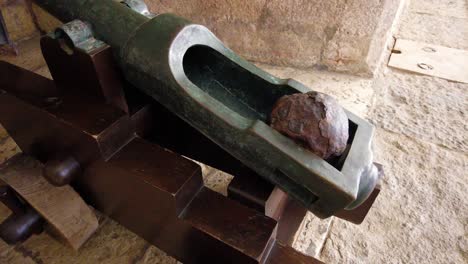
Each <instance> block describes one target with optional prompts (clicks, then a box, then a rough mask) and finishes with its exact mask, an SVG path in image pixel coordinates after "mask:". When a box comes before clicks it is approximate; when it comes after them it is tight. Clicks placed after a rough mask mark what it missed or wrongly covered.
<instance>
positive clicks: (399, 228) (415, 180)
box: [321, 129, 468, 264]
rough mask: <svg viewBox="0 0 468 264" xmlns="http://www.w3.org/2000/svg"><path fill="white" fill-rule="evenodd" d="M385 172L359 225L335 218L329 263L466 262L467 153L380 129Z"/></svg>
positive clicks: (326, 252)
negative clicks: (380, 189) (377, 193)
mask: <svg viewBox="0 0 468 264" xmlns="http://www.w3.org/2000/svg"><path fill="white" fill-rule="evenodd" d="M375 146H376V148H375V154H376V160H377V161H379V162H380V163H382V164H383V166H384V168H385V173H386V176H385V177H384V178H383V180H382V187H383V188H382V190H383V191H382V192H381V193H380V196H379V197H378V198H377V200H376V202H375V203H374V206H373V208H372V209H371V210H370V212H369V215H368V216H367V218H366V220H365V221H364V222H363V223H362V224H361V225H353V224H350V223H347V222H345V221H343V220H340V219H336V218H335V219H334V223H333V227H332V228H331V232H330V234H329V238H328V239H327V240H326V242H325V245H324V248H323V251H322V254H321V260H322V261H324V262H325V263H435V264H437V263H466V256H467V252H468V243H467V240H466V226H467V225H466V224H467V219H468V203H467V202H466V199H464V197H466V190H467V189H468V181H467V180H466V168H467V166H468V163H467V158H466V154H464V153H460V152H456V151H450V150H447V149H446V148H443V147H439V146H436V145H434V144H431V143H427V142H424V141H420V140H415V139H414V138H410V137H406V136H403V135H398V134H395V133H392V132H387V131H385V130H382V129H378V130H377V134H376V142H375Z"/></svg>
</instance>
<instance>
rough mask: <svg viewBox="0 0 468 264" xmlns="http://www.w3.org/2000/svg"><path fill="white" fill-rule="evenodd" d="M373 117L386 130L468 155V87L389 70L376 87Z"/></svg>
mask: <svg viewBox="0 0 468 264" xmlns="http://www.w3.org/2000/svg"><path fill="white" fill-rule="evenodd" d="M374 86H375V89H376V96H375V99H376V102H375V106H374V108H373V109H372V112H371V114H370V117H371V119H372V120H373V122H374V123H375V124H376V125H377V126H379V127H382V128H384V129H386V130H389V131H392V132H394V133H399V134H403V135H406V136H409V137H414V138H418V139H421V140H425V141H428V142H431V143H433V144H436V145H439V146H444V147H446V148H448V149H452V150H456V151H461V152H465V153H466V152H467V151H468V134H467V127H466V111H467V109H468V108H467V107H468V106H467V102H468V95H467V93H466V89H467V87H468V85H467V84H463V83H457V82H451V81H447V80H443V79H440V78H437V77H431V76H420V75H414V74H410V73H405V72H401V71H398V70H389V71H388V73H387V74H386V75H384V76H382V77H380V78H378V79H377V80H376V82H375V84H374Z"/></svg>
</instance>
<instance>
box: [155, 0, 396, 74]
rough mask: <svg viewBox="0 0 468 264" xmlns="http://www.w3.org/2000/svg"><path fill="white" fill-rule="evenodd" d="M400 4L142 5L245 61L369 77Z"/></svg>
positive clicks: (197, 0) (197, 1)
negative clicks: (190, 25)
mask: <svg viewBox="0 0 468 264" xmlns="http://www.w3.org/2000/svg"><path fill="white" fill-rule="evenodd" d="M403 1H404V0H384V1H380V0H372V1H367V0H351V1H345V0H331V1H306V0H272V1H265V0H253V1H247V2H246V1H239V0H236V1H228V0H222V1H219V0H181V1H162V0H146V2H147V4H148V6H149V7H150V9H151V11H152V12H155V13H166V12H171V13H175V14H177V15H180V16H183V17H187V18H188V19H191V20H192V21H194V22H196V23H200V24H203V25H206V26H207V27H208V28H210V29H211V30H212V31H213V32H214V33H215V34H216V35H217V36H218V37H219V38H220V39H221V40H222V41H224V42H225V43H226V44H227V46H229V47H230V48H232V49H233V50H234V51H236V52H238V53H239V54H240V55H242V56H244V57H245V58H246V59H248V60H251V61H256V62H260V63H265V64H270V65H279V66H291V67H299V68H310V67H327V68H329V69H332V70H336V71H344V72H349V73H354V74H360V75H372V74H373V73H374V72H375V71H376V69H377V68H378V66H379V65H380V61H381V59H382V54H383V51H384V49H385V47H386V44H387V42H388V41H389V40H390V39H391V35H390V32H391V29H392V25H393V23H394V21H395V19H396V18H397V16H398V14H399V11H400V10H401V7H402V4H401V3H402V2H403Z"/></svg>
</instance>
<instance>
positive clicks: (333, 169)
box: [36, 0, 379, 217]
mask: <svg viewBox="0 0 468 264" xmlns="http://www.w3.org/2000/svg"><path fill="white" fill-rule="evenodd" d="M36 2H37V3H38V4H39V5H40V6H42V7H43V8H44V9H46V10H48V11H49V12H51V13H52V14H53V15H55V16H56V17H57V18H59V19H61V20H62V21H64V22H69V21H71V20H74V19H79V20H82V21H85V22H87V23H89V24H90V25H91V27H92V31H93V34H94V37H96V38H97V39H99V40H102V41H104V42H105V43H107V44H109V45H110V46H111V47H112V48H113V52H114V54H115V57H116V60H117V63H118V64H119V66H120V68H121V70H122V72H123V75H124V76H125V78H126V80H127V81H129V82H130V83H131V84H132V85H133V86H135V87H136V88H138V89H139V90H141V91H143V92H144V93H145V94H147V95H149V96H151V97H153V98H154V99H156V100H157V101H159V102H160V103H161V104H162V105H164V106H165V107H167V108H168V109H169V110H171V111H172V112H173V113H175V114H176V115H177V116H179V117H180V118H182V119H183V120H185V121H186V122H187V123H189V124H190V125H191V126H193V127H194V128H196V129H197V130H198V131H200V132H201V133H202V134H204V135H205V136H206V137H208V138H210V139H211V140H212V141H213V142H215V143H216V144H218V145H219V146H220V147H222V148H223V149H225V150H226V151H227V152H229V153H230V154H231V155H233V156H234V157H236V158H237V159H239V160H240V161H241V162H242V163H244V164H245V165H247V166H248V167H250V168H251V169H253V170H254V171H256V172H257V173H258V174H259V175H261V176H263V177H264V178H265V179H267V180H269V181H270V182H272V183H274V184H276V185H277V186H279V187H280V188H282V189H283V190H284V191H285V192H287V193H288V194H289V195H290V196H291V197H292V198H294V199H296V200H297V201H299V202H301V203H302V204H303V205H304V206H305V207H306V208H308V209H309V210H310V211H312V212H313V213H315V214H316V215H318V216H319V217H329V216H331V215H333V214H334V213H336V212H338V211H340V210H342V209H345V208H347V209H353V208H355V207H357V206H358V205H360V204H361V203H362V202H363V201H365V200H366V199H367V197H368V196H369V195H370V193H371V192H372V191H373V190H374V188H375V186H376V184H377V181H378V179H379V172H378V169H377V168H376V167H375V165H374V164H373V161H372V152H371V141H372V136H373V127H372V125H370V124H369V123H368V122H366V121H365V120H363V119H361V118H359V117H357V116H355V115H353V114H352V113H350V112H348V111H346V114H347V117H348V119H349V127H350V139H349V141H348V151H347V152H346V153H345V154H343V157H341V159H339V161H337V162H335V163H334V164H333V163H330V162H328V161H326V160H323V159H322V158H320V157H318V156H317V155H315V154H314V153H312V152H310V151H307V150H305V149H303V148H302V147H301V146H299V145H297V144H296V143H295V142H293V141H292V140H291V139H289V138H287V137H285V136H283V135H281V134H280V133H278V132H277V131H275V130H273V129H272V128H271V127H269V126H268V125H267V124H268V123H269V115H270V112H271V110H272V108H273V106H274V104H275V102H276V101H277V100H278V99H279V98H281V97H282V96H285V95H290V94H294V93H304V92H308V91H309V89H308V88H307V87H305V86H304V85H302V84H300V83H298V82H296V81H294V80H290V79H288V80H283V79H279V78H276V77H274V76H271V75H270V74H268V73H266V72H264V71H262V70H260V69H258V68H257V67H255V66H254V65H252V64H251V63H249V62H247V61H245V60H244V59H242V58H240V57H239V56H237V55H236V54H235V53H234V52H233V51H232V50H230V49H228V48H227V47H225V46H224V45H223V43H222V42H221V41H219V39H217V38H216V37H215V36H214V34H212V33H211V32H210V31H209V30H208V29H207V28H205V27H203V26H201V25H196V24H193V23H191V22H190V21H188V20H186V19H184V18H181V17H178V16H175V15H172V14H161V15H158V16H156V17H154V18H151V19H150V18H149V17H147V16H145V15H142V14H139V13H137V12H134V11H133V10H131V9H129V8H127V7H126V6H125V5H122V4H121V3H119V2H116V1H113V0H99V1H93V0H36ZM72 41H73V40H72Z"/></svg>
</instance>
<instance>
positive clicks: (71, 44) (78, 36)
mask: <svg viewBox="0 0 468 264" xmlns="http://www.w3.org/2000/svg"><path fill="white" fill-rule="evenodd" d="M50 36H51V37H52V38H54V39H58V40H59V41H60V43H61V47H62V49H63V50H64V51H65V52H67V53H68V54H72V53H73V49H74V48H77V49H80V50H82V51H84V52H86V53H91V52H93V51H96V50H98V49H101V48H103V47H105V46H106V43H105V42H103V41H100V40H98V39H96V38H94V34H93V30H92V27H91V25H90V24H89V23H87V22H85V21H81V20H78V19H76V20H73V21H71V22H69V23H66V24H63V25H62V26H60V27H59V28H57V29H56V30H55V31H54V32H53V33H51V35H50Z"/></svg>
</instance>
